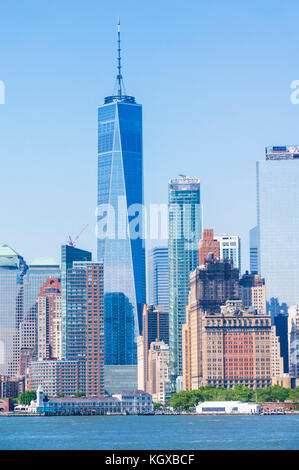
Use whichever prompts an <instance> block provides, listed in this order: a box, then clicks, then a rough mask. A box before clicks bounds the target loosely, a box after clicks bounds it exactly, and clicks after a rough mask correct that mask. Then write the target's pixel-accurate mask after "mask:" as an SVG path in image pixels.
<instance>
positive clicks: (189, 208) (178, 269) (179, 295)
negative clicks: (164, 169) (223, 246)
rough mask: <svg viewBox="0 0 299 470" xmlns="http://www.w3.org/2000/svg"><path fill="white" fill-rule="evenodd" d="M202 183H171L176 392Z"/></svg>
mask: <svg viewBox="0 0 299 470" xmlns="http://www.w3.org/2000/svg"><path fill="white" fill-rule="evenodd" d="M201 231H202V224H201V201H200V180H199V178H189V177H187V176H180V177H179V178H173V179H170V180H169V239H168V258H169V351H170V378H171V383H172V390H174V389H175V383H176V379H177V377H179V376H181V375H182V325H183V324H184V323H185V318H186V305H187V303H188V294H189V289H190V279H189V276H190V273H191V272H192V271H194V269H195V268H196V266H197V265H198V243H199V240H200V239H201Z"/></svg>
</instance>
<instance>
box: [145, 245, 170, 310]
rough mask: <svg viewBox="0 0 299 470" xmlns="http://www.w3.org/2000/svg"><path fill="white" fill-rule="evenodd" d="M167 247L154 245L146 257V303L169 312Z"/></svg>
mask: <svg viewBox="0 0 299 470" xmlns="http://www.w3.org/2000/svg"><path fill="white" fill-rule="evenodd" d="M168 277H169V276H168V247H166V246H156V247H155V248H153V249H151V250H150V252H149V257H148V303H149V304H152V305H159V307H164V310H165V312H169V281H168Z"/></svg>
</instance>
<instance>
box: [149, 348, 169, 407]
mask: <svg viewBox="0 0 299 470" xmlns="http://www.w3.org/2000/svg"><path fill="white" fill-rule="evenodd" d="M146 388H147V390H146V391H147V392H148V393H150V394H151V395H152V397H153V402H157V403H162V404H165V403H166V401H167V399H168V398H169V390H170V377H169V346H168V344H166V343H164V341H154V342H152V343H151V346H150V349H149V353H148V383H147V387H146Z"/></svg>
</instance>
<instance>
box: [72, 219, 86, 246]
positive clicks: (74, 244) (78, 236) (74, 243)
mask: <svg viewBox="0 0 299 470" xmlns="http://www.w3.org/2000/svg"><path fill="white" fill-rule="evenodd" d="M87 227H88V224H86V225H85V227H83V228H82V230H81V232H80V233H79V234H78V235H77V236H76V238H75V239H74V240H72V238H71V236H70V235H69V242H68V245H69V246H76V242H77V241H78V239H79V238H80V237H81V235H82V233H83V232H84V230H85V229H86V228H87Z"/></svg>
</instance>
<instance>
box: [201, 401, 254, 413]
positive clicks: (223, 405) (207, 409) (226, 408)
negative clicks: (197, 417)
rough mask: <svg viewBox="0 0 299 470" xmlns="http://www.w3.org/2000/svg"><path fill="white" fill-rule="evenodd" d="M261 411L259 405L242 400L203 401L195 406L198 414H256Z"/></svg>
mask: <svg viewBox="0 0 299 470" xmlns="http://www.w3.org/2000/svg"><path fill="white" fill-rule="evenodd" d="M261 411H262V407H261V406H260V405H258V404H256V403H245V402H242V401H205V402H203V403H198V405H197V407H196V413H199V414H234V413H235V414H258V413H260V412H261Z"/></svg>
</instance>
